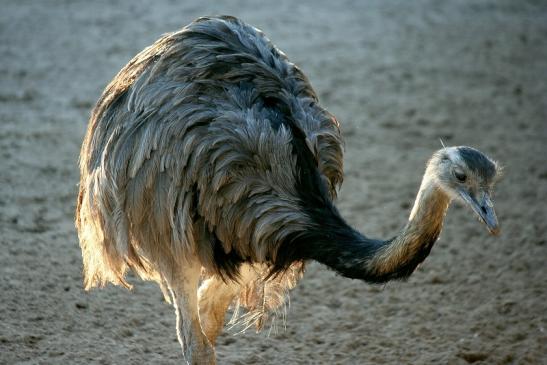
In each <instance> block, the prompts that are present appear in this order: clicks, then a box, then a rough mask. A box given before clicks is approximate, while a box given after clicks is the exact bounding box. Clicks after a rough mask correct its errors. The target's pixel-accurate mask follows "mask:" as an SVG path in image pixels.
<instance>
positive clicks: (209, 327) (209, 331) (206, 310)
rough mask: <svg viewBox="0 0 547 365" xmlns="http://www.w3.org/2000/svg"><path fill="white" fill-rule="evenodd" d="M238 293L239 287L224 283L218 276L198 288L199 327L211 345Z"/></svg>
mask: <svg viewBox="0 0 547 365" xmlns="http://www.w3.org/2000/svg"><path fill="white" fill-rule="evenodd" d="M238 292H239V285H238V284H237V283H225V282H224V281H222V279H221V278H219V277H218V276H213V277H210V278H209V279H207V280H205V281H204V282H203V283H202V284H201V286H200V287H199V291H198V298H199V316H200V321H201V326H202V328H203V332H205V335H206V336H207V338H208V339H209V341H211V343H212V344H213V345H214V344H215V342H216V338H217V336H218V335H219V334H220V332H221V331H222V328H223V327H224V317H225V315H226V311H227V310H228V307H229V306H230V303H232V301H233V300H234V298H235V296H236V295H237V294H238Z"/></svg>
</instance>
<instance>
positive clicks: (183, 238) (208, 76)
mask: <svg viewBox="0 0 547 365" xmlns="http://www.w3.org/2000/svg"><path fill="white" fill-rule="evenodd" d="M303 149H304V150H305V153H302V151H301V150H303ZM299 151H300V152H299ZM303 159H305V160H306V161H304V163H303ZM306 164H307V165H310V164H311V165H313V166H312V168H313V169H315V168H316V169H317V171H319V172H320V176H322V177H324V178H323V179H322V182H324V185H325V188H326V190H327V191H328V194H329V196H330V198H333V197H334V196H335V189H336V188H337V186H338V185H339V184H340V183H341V182H342V141H341V137H340V132H339V127H338V125H337V122H336V120H335V119H334V118H333V117H332V116H331V115H330V114H329V113H328V112H326V111H325V110H324V109H323V108H321V107H320V106H319V105H318V102H317V97H316V95H315V93H314V91H313V89H312V88H311V86H310V84H309V82H308V80H307V78H306V77H305V76H304V74H303V73H302V72H301V71H300V70H299V69H298V68H297V67H296V66H295V65H294V64H292V63H290V62H289V61H288V60H287V58H286V56H285V55H284V54H283V53H281V52H280V51H279V50H278V49H277V48H275V47H274V46H273V45H272V44H271V43H270V41H269V40H268V39H267V38H265V37H264V35H263V34H262V33H261V32H260V31H258V30H257V29H255V28H252V27H250V26H248V25H246V24H244V23H242V22H241V21H239V20H238V19H235V18H232V17H220V18H200V19H198V20H196V21H195V22H193V23H192V24H190V25H189V26H187V27H185V28H183V29H182V30H180V31H178V32H175V33H171V34H167V35H165V36H163V37H162V38H160V39H159V40H158V41H157V42H155V43H154V44H153V45H152V46H150V47H148V48H146V49H145V50H143V51H142V52H141V53H140V54H138V55H137V56H136V57H135V58H134V59H133V60H131V61H130V62H129V63H128V64H127V65H126V66H125V67H124V68H123V69H122V70H121V71H120V73H119V74H118V75H117V76H116V77H115V78H114V80H113V81H112V82H111V83H110V84H109V85H108V86H107V88H106V89H105V91H104V93H103V95H102V96H101V98H100V100H99V101H98V103H97V105H96V107H95V109H94V111H93V113H92V117H91V119H90V122H89V126H88V131H87V134H86V137H85V140H84V144H83V146H82V151H81V157H80V168H81V181H80V195H79V201H78V208H77V216H76V220H77V226H78V231H79V235H80V241H81V245H82V250H83V253H84V266H85V268H84V271H85V273H86V285H87V286H88V287H89V286H93V285H96V284H101V283H104V282H107V281H112V282H115V283H120V282H121V283H124V281H123V274H124V272H125V269H126V267H127V265H130V266H133V267H134V268H136V269H137V270H138V271H140V273H141V275H142V276H147V275H148V276H149V277H150V278H153V279H155V275H156V274H157V272H158V271H160V269H161V268H162V267H170V266H172V265H176V264H178V260H179V258H180V257H184V256H185V255H187V254H189V253H196V254H198V255H199V256H200V259H201V262H202V263H203V265H204V266H205V267H208V268H211V269H218V270H219V271H220V272H223V273H226V274H228V275H230V274H231V273H232V272H233V271H234V270H235V267H236V266H237V264H238V263H240V262H242V261H253V262H267V261H271V260H273V259H274V257H273V256H275V252H276V248H277V247H278V246H279V244H280V243H281V242H282V241H283V240H284V239H285V238H286V237H287V235H290V234H291V232H295V231H297V230H298V229H301V228H302V227H303V226H305V225H306V224H308V220H309V217H308V216H307V215H306V214H305V213H304V212H303V210H302V196H301V193H302V192H301V191H299V190H301V186H299V184H298V181H299V176H300V177H301V175H302V173H303V170H306V168H307V167H306V166H304V165H306ZM311 165H310V166H311ZM304 173H305V171H304ZM300 180H301V179H300ZM86 257H87V258H86Z"/></svg>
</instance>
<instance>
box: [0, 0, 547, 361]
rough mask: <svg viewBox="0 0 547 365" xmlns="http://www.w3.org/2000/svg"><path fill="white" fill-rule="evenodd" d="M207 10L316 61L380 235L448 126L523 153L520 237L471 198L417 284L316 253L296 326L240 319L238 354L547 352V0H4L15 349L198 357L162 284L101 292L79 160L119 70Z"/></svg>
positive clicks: (3, 204)
mask: <svg viewBox="0 0 547 365" xmlns="http://www.w3.org/2000/svg"><path fill="white" fill-rule="evenodd" d="M213 4H215V5H213ZM207 14H232V15H236V16H239V17H241V18H243V19H244V20H245V21H247V22H249V23H251V24H253V25H255V26H256V27H258V28H261V29H262V30H263V31H264V32H265V33H266V35H267V36H268V37H269V38H270V39H272V40H273V41H274V43H276V44H277V45H278V46H279V47H280V48H281V49H282V50H283V51H284V52H285V53H286V54H287V55H288V56H289V57H290V58H291V60H292V61H293V62H295V63H297V64H298V65H300V67H301V68H302V69H303V70H304V72H305V73H306V74H307V75H308V76H309V78H310V80H311V82H312V84H313V85H314V87H315V89H316V90H317V91H318V93H319V95H320V99H321V102H322V103H323V105H325V106H326V107H327V108H328V109H329V110H330V111H331V112H332V113H334V114H335V115H336V116H337V118H338V119H339V121H340V122H341V123H342V128H343V133H344V135H345V138H346V157H345V161H346V179H345V183H344V186H343V188H342V191H341V194H340V199H339V202H338V206H339V207H340V209H341V211H342V213H343V215H344V216H345V217H347V219H348V221H349V222H351V223H352V224H353V225H355V226H356V227H357V228H358V229H359V230H361V231H362V232H364V233H365V234H367V235H369V236H373V237H374V236H377V237H388V236H391V235H393V234H394V233H395V232H396V231H397V230H398V229H399V228H401V227H402V226H403V224H404V223H405V220H406V217H407V215H408V213H409V207H410V204H411V203H412V201H413V197H414V194H415V193H416V191H417V189H418V185H419V182H420V180H421V174H422V172H423V168H424V164H425V162H426V160H427V159H428V157H429V156H430V155H431V153H432V152H433V151H435V150H436V149H438V148H440V142H439V138H442V139H443V140H444V142H445V143H446V144H449V145H460V144H465V145H470V146H474V147H477V148H479V149H481V150H483V151H485V152H487V153H488V154H490V155H491V156H493V157H494V158H496V159H497V160H499V161H500V162H501V163H502V165H504V166H505V178H504V179H503V180H502V181H501V182H500V184H499V186H498V189H497V192H496V195H495V203H496V209H497V212H498V217H499V220H500V222H501V225H502V235H501V237H498V238H496V237H491V236H489V235H488V234H487V231H486V230H485V228H484V227H483V226H482V225H481V224H480V223H479V222H477V220H476V219H475V218H473V216H472V214H471V212H470V211H469V210H468V209H467V208H464V207H462V206H458V205H456V206H454V207H453V208H451V209H450V211H449V212H448V216H447V219H446V224H445V229H444V231H443V233H442V235H441V238H440V240H439V241H438V243H437V244H436V246H435V247H434V249H433V252H432V254H431V256H430V257H429V258H428V259H427V260H426V261H425V263H424V264H423V265H422V266H421V267H420V269H419V270H418V271H417V272H416V273H415V274H414V275H413V276H412V277H411V279H410V280H409V281H407V282H395V283H390V284H388V285H385V286H373V285H368V284H365V283H362V282H359V281H355V280H349V279H344V278H341V277H339V276H336V275H335V274H333V273H332V272H330V271H329V270H328V269H326V268H325V267H322V266H320V265H318V264H311V265H310V266H309V269H308V271H307V273H306V275H305V278H304V279H303V280H302V281H301V283H300V285H299V286H298V287H297V288H296V289H295V290H294V291H293V292H292V295H291V305H290V309H289V310H288V313H287V322H286V328H285V329H284V328H283V326H279V327H278V330H277V332H275V331H272V332H271V333H270V334H269V336H268V331H265V332H263V333H261V334H255V333H254V331H252V330H250V331H248V332H246V333H245V334H236V335H234V331H226V332H225V333H224V334H223V335H222V336H221V338H220V339H219V343H218V347H217V354H218V359H219V363H220V364H286V363H293V364H308V363H313V364H365V363H367V364H467V363H475V364H547V281H546V277H547V264H546V259H547V209H546V204H547V161H546V160H547V2H546V1H509V0H508V1H494V0H491V1H487V0H485V1H452V2H448V1H442V2H441V1H435V0H431V1H403V0H400V1H381V0H377V1H330V0H329V1H326V0H325V1H291V0H276V1H267V2H264V3H261V4H259V3H256V2H245V1H230V2H228V1H227V2H226V4H220V2H218V1H215V2H213V1H211V2H206V1H182V0H181V1H163V0H162V1H154V2H148V1H144V0H139V1H126V2H123V3H121V4H118V3H116V4H113V2H110V1H106V0H105V1H93V2H92V1H83V0H82V1H61V0H59V1H53V0H49V1H45V0H44V1H30V0H9V1H8V0H4V1H2V6H1V11H0V156H1V157H0V244H1V250H0V270H1V275H0V293H1V294H0V295H1V296H0V298H1V300H0V363H1V364H142V363H149V364H177V363H179V364H180V363H181V356H180V349H179V345H178V343H177V342H176V336H175V330H174V312H173V310H172V309H171V307H170V306H169V305H168V304H167V303H165V302H164V301H163V299H162V296H161V292H160V290H159V288H158V287H157V286H156V285H155V284H152V283H143V282H138V281H137V280H135V279H133V280H132V282H133V283H135V284H136V285H135V288H134V290H133V291H127V290H125V289H122V288H118V287H112V286H110V287H107V288H105V289H102V290H93V291H91V292H89V293H86V292H84V291H83V290H82V277H81V270H82V264H81V257H80V249H79V246H78V241H77V236H76V232H75V229H74V225H73V215H74V208H75V200H76V192H77V182H78V169H77V158H78V153H79V147H80V144H81V141H82V137H83V134H84V131H85V127H86V123H87V118H88V116H89V112H90V110H91V108H92V106H93V104H94V103H95V101H96V100H97V99H98V97H99V95H100V93H101V91H102V89H103V88H104V87H105V85H106V84H107V83H108V81H109V80H110V79H111V78H112V77H113V76H114V75H115V73H117V71H118V70H119V69H120V68H121V67H122V66H123V65H124V64H125V63H126V62H127V61H128V60H129V59H130V58H131V57H132V56H133V55H135V54H136V53H137V52H138V51H140V50H141V49H142V48H144V47H145V46H148V45H149V44H151V43H152V42H153V41H154V40H155V39H156V38H158V37H159V36H160V35H161V34H162V33H164V32H168V31H173V30H176V29H178V28H180V27H182V26H183V25H185V24H187V23H189V22H190V21H191V20H192V19H194V18H196V17H198V16H200V15H207Z"/></svg>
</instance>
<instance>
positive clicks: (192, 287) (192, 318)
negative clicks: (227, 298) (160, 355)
mask: <svg viewBox="0 0 547 365" xmlns="http://www.w3.org/2000/svg"><path fill="white" fill-rule="evenodd" d="M200 270H201V267H200V265H198V264H196V263H188V265H185V267H184V269H182V270H181V272H180V274H179V275H178V276H177V277H176V278H174V279H175V280H169V282H168V287H169V291H170V293H171V296H172V298H173V306H174V307H175V313H176V316H177V338H178V340H179V343H180V345H181V347H182V353H183V356H184V359H185V360H186V362H187V363H188V364H192V365H194V364H196V365H197V364H208V365H211V364H212V365H214V364H216V362H215V350H214V348H213V346H212V345H211V342H210V341H209V340H208V339H207V337H206V336H205V334H204V333H203V331H202V329H201V325H200V321H199V310H198V302H197V289H198V283H199V277H200Z"/></svg>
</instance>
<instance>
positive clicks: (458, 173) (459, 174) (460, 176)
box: [454, 170, 467, 182]
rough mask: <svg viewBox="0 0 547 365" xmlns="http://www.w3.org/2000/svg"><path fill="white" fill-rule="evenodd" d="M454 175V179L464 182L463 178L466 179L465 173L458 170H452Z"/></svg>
mask: <svg viewBox="0 0 547 365" xmlns="http://www.w3.org/2000/svg"><path fill="white" fill-rule="evenodd" d="M454 176H456V179H458V181H459V182H465V180H467V176H466V175H465V173H464V172H463V171H460V170H454Z"/></svg>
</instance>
